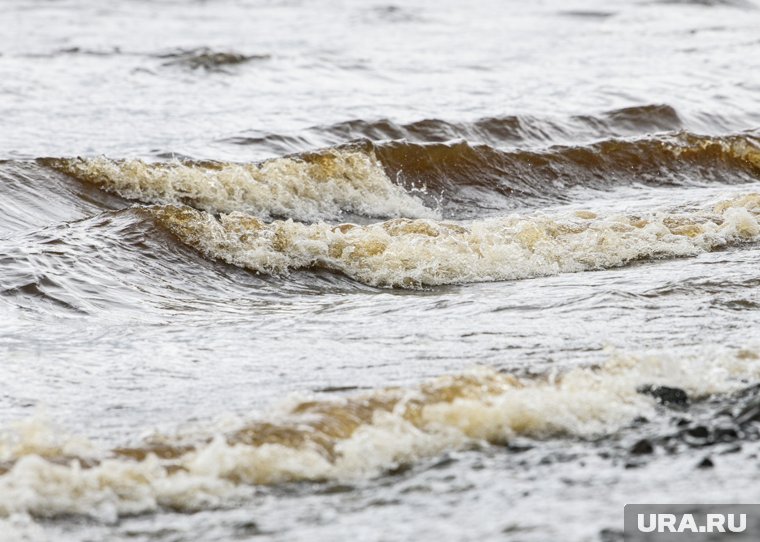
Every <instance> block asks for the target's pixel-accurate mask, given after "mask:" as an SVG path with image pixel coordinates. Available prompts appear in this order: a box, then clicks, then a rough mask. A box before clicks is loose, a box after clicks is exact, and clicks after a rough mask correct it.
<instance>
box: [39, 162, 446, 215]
mask: <svg viewBox="0 0 760 542" xmlns="http://www.w3.org/2000/svg"><path fill="white" fill-rule="evenodd" d="M43 163H44V164H45V165H47V166H49V167H52V168H55V169H57V170H59V171H61V172H63V173H66V174H68V175H70V176H72V177H75V178H77V179H79V180H82V181H85V182H89V183H92V184H95V185H97V186H99V187H101V188H102V189H104V190H107V191H110V192H115V193H117V194H119V195H120V196H122V197H124V198H128V199H134V200H138V201H142V202H145V203H161V204H170V203H175V204H176V203H182V204H187V205H190V206H192V207H195V208H198V209H203V210H205V211H209V212H212V213H225V212H232V211H240V212H246V213H251V214H255V215H258V216H262V217H271V216H280V217H287V218H293V219H295V220H304V221H314V220H318V219H331V218H338V217H339V216H340V215H341V214H342V213H344V212H349V213H356V214H360V215H364V216H369V217H393V216H404V217H434V216H436V212H435V211H433V210H431V209H429V208H427V207H425V205H424V204H423V203H422V201H421V200H420V199H419V198H418V197H417V196H416V195H414V194H413V193H409V192H406V191H405V190H404V189H403V188H402V187H400V186H398V185H395V184H394V183H393V182H392V181H391V180H390V178H388V176H387V175H386V174H385V171H384V170H383V168H382V166H381V165H380V164H379V163H378V162H377V160H376V158H375V157H374V156H373V155H372V154H371V153H362V152H356V151H350V150H345V151H341V150H328V151H325V152H323V153H319V154H311V155H308V156H303V157H291V158H278V159H273V160H268V161H265V162H262V163H261V164H234V163H216V162H195V163H193V162H179V161H173V162H167V163H146V162H144V161H142V160H110V159H108V158H103V157H100V158H74V159H68V158H64V159H46V160H44V162H43Z"/></svg>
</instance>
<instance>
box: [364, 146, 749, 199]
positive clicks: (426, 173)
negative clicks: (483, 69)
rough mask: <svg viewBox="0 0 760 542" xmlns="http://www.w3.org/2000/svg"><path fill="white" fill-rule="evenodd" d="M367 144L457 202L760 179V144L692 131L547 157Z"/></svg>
mask: <svg viewBox="0 0 760 542" xmlns="http://www.w3.org/2000/svg"><path fill="white" fill-rule="evenodd" d="M365 145H367V150H368V151H369V150H371V151H372V152H374V153H375V154H376V156H377V158H378V159H379V160H380V161H381V162H382V163H383V165H384V166H385V169H386V171H387V172H388V175H389V176H390V177H391V178H397V179H399V180H401V181H402V182H403V181H406V182H412V181H413V182H415V183H417V184H418V185H423V186H425V187H426V188H427V189H428V190H430V191H431V192H433V193H436V192H438V191H440V192H442V193H444V194H445V195H447V196H448V198H449V200H453V201H457V200H463V201H466V200H467V199H468V193H467V192H465V191H463V188H478V189H482V190H486V191H489V192H493V193H497V194H501V195H507V196H510V197H512V198H515V199H519V200H523V201H527V200H531V199H538V200H543V201H547V200H548V201H563V200H567V199H569V195H568V189H569V188H572V187H584V188H593V189H602V190H604V189H610V188H614V187H616V186H619V185H626V184H628V185H631V184H648V185H653V186H668V185H687V184H693V183H699V182H705V181H710V182H721V183H735V182H741V181H747V180H755V179H756V178H757V176H758V175H760V140H759V139H758V138H757V137H755V136H753V135H750V134H741V135H732V136H721V137H709V136H700V135H696V134H690V133H686V132H684V133H679V134H676V135H668V136H658V137H647V138H642V139H609V140H605V141H600V142H597V143H594V144H591V145H586V146H568V147H562V146H556V147H551V148H549V149H546V150H542V151H531V150H515V151H501V150H498V149H495V148H493V147H490V146H487V145H472V144H470V143H468V142H466V141H462V142H458V143H450V144H443V143H436V144H427V145H419V144H413V143H408V142H389V143H383V144H369V143H367V144H365Z"/></svg>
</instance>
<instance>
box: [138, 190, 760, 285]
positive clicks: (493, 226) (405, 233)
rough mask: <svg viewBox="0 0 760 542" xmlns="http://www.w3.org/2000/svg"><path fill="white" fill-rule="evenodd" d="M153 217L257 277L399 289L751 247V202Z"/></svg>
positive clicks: (756, 202) (754, 198)
mask: <svg viewBox="0 0 760 542" xmlns="http://www.w3.org/2000/svg"><path fill="white" fill-rule="evenodd" d="M153 213H154V215H155V217H156V219H157V221H158V223H159V224H160V225H162V226H163V227H165V228H166V229H168V230H169V231H170V232H172V233H173V234H174V235H176V236H177V237H178V238H179V239H180V240H181V241H182V242H184V243H186V244H187V245H189V246H191V247H193V248H195V249H197V250H198V251H200V252H201V253H203V254H204V255H206V256H209V257H211V258H216V259H219V260H222V261H225V262H227V263H230V264H233V265H237V266H240V267H244V268H247V269H250V270H252V271H255V272H257V273H266V274H278V273H286V272H288V271H291V270H297V269H327V270H329V271H333V272H337V273H342V274H345V275H347V276H348V277H351V278H353V279H355V280H357V281H360V282H363V283H365V284H369V285H373V286H384V287H403V288H415V287H423V286H434V285H441V284H459V283H467V282H484V281H497V280H513V279H523V278H530V277H537V276H545V275H554V274H558V273H565V272H578V271H586V270H594V269H606V268H611V267H617V266H622V265H625V264H627V263H630V262H633V261H637V260H644V259H655V258H669V257H670V258H672V257H680V256H693V255H696V254H699V253H702V252H704V251H709V250H714V249H717V248H721V247H725V246H728V245H730V244H733V243H741V242H750V241H756V240H757V239H758V238H760V224H758V218H759V217H760V194H757V193H750V194H746V195H744V196H741V197H737V198H735V199H732V200H728V201H723V202H720V203H718V204H717V205H714V206H713V207H712V208H710V207H704V208H702V209H696V210H684V211H682V212H674V211H653V212H649V213H644V214H639V215H624V214H609V215H607V216H603V215H597V214H596V213H594V212H591V211H575V212H569V213H558V214H555V215H549V214H534V215H512V216H508V217H505V218H493V219H481V220H475V221H471V222H451V221H436V220H427V219H417V220H409V219H395V220H390V221H386V222H382V223H375V224H370V225H355V224H341V225H331V224H327V223H325V222H318V223H315V224H301V223H297V222H293V221H291V220H288V221H275V222H272V223H265V222H263V221H261V220H259V219H257V218H254V217H251V216H248V215H244V214H240V213H232V214H229V215H222V216H221V217H220V218H219V219H217V218H215V217H214V216H212V215H210V214H208V213H204V212H200V211H197V210H195V209H192V208H189V207H174V206H164V207H158V208H154V209H153Z"/></svg>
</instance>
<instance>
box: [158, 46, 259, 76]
mask: <svg viewBox="0 0 760 542" xmlns="http://www.w3.org/2000/svg"><path fill="white" fill-rule="evenodd" d="M153 56H155V57H156V58H160V59H163V60H164V66H181V67H185V68H189V69H192V70H197V69H204V70H206V71H221V70H223V69H224V68H226V67H228V66H235V65H239V64H245V63H247V62H250V61H252V60H268V59H270V58H271V56H270V55H247V54H242V53H237V52H235V51H215V50H213V49H210V48H208V47H199V48H196V49H177V50H173V51H169V52H165V53H158V54H155V55H153Z"/></svg>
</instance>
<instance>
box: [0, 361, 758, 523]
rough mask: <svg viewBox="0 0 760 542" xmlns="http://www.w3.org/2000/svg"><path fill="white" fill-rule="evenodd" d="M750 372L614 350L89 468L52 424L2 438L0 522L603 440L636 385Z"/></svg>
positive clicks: (730, 379)
mask: <svg viewBox="0 0 760 542" xmlns="http://www.w3.org/2000/svg"><path fill="white" fill-rule="evenodd" d="M758 378H760V356H758V350H757V349H756V348H754V349H745V350H738V351H737V350H727V349H722V348H717V347H713V348H708V347H702V348H700V349H699V354H688V355H687V354H684V353H678V352H670V353H667V352H660V353H653V354H649V355H643V356H630V355H623V354H612V356H611V359H610V360H609V361H608V362H607V363H605V364H603V365H601V366H599V367H596V368H575V369H571V370H569V371H566V372H564V373H558V374H550V375H545V376H544V377H537V378H536V377H531V378H517V377H515V376H512V375H508V374H503V373H499V372H497V371H494V370H492V369H488V368H480V369H474V370H472V371H469V372H466V373H462V374H459V375H452V376H446V377H441V378H439V379H436V380H433V381H430V382H426V383H423V384H421V385H420V386H419V387H416V388H410V389H389V390H378V391H375V392H372V393H369V394H363V395H357V396H354V397H348V398H343V399H338V398H336V399H332V400H329V399H328V400H324V399H323V400H321V401H311V402H306V403H300V404H297V405H295V406H294V407H293V408H292V409H291V411H290V413H289V415H287V416H286V417H285V418H283V419H280V420H279V421H277V422H276V423H274V424H272V423H268V425H267V427H266V429H263V426H261V425H260V424H261V423H262V422H253V423H250V422H249V425H247V426H243V427H241V428H239V429H240V430H243V431H246V430H247V431H249V432H250V431H253V432H254V433H256V432H257V431H258V432H259V433H258V434H259V436H260V438H261V439H262V441H261V442H260V443H258V444H252V443H251V442H247V441H245V439H243V438H240V437H239V436H240V434H241V433H240V432H239V431H227V432H226V433H225V435H221V434H217V435H216V436H215V437H214V438H213V439H211V440H210V441H205V440H202V441H199V444H198V445H197V446H195V447H194V448H193V449H190V450H188V451H184V452H182V453H181V454H179V455H178V456H177V457H174V458H172V459H159V458H158V457H156V456H155V455H153V454H148V455H147V456H145V457H143V458H142V459H139V460H136V459H133V458H129V457H126V456H124V455H121V456H119V455H118V454H116V453H115V452H109V451H107V450H103V451H101V452H100V456H101V458H100V459H99V460H98V461H97V462H95V463H94V464H93V465H92V466H90V467H89V468H85V467H83V466H80V463H79V461H78V460H76V459H73V458H65V457H61V458H58V460H56V459H55V457H54V456H53V454H52V453H51V452H52V450H53V447H52V445H51V443H52V442H54V441H55V440H56V439H55V437H54V433H53V432H51V436H49V437H46V438H45V439H43V440H44V441H45V442H46V445H45V447H44V454H46V455H45V456H44V457H43V456H42V455H40V453H39V451H36V449H35V447H34V445H30V446H21V447H19V442H22V441H23V438H24V436H23V434H22V435H20V436H19V435H16V436H15V437H13V438H12V439H10V440H13V441H14V442H15V444H13V445H12V446H11V447H12V448H13V449H14V450H16V451H17V452H16V456H15V457H14V460H13V462H12V465H11V467H10V470H8V471H7V472H5V473H4V474H2V475H0V516H13V515H14V514H32V515H35V516H55V515H60V514H81V515H87V516H91V517H95V518H97V519H99V520H101V521H115V520H116V519H117V518H118V517H120V516H122V515H126V514H134V513H142V512H150V511H155V510H158V509H161V508H171V509H177V510H198V509H205V508H213V507H217V506H222V505H227V504H230V503H231V502H235V500H236V499H240V498H243V497H245V496H246V495H248V494H249V492H250V490H251V488H252V486H255V485H256V484H272V483H282V482H288V481H299V480H311V481H322V480H355V479H357V478H366V477H370V476H376V475H379V474H381V473H382V472H384V471H386V470H387V469H390V468H393V467H395V466H397V465H399V464H406V463H414V462H418V461H421V460H423V459H425V458H430V457H433V456H435V455H437V454H439V453H441V452H443V451H445V450H453V449H458V448H461V447H462V446H471V445H473V443H477V442H479V441H488V442H494V443H501V442H505V441H509V440H510V439H512V438H513V437H515V436H518V435H519V436H524V437H532V438H536V439H545V438H554V437H562V436H575V437H591V436H600V435H608V434H611V433H614V432H615V431H618V430H620V429H621V428H623V427H625V426H626V425H627V424H629V423H630V422H631V421H632V420H633V419H634V418H636V417H637V416H647V417H650V416H653V415H655V408H656V407H655V402H654V399H653V398H651V397H649V396H648V395H644V394H641V393H639V392H638V391H637V390H638V389H639V388H640V387H641V386H642V385H669V386H677V387H680V388H682V389H684V390H685V391H686V392H687V393H688V394H689V395H690V397H691V398H692V399H698V398H701V397H705V396H708V395H712V394H718V393H727V392H731V391H733V390H737V389H741V388H742V387H744V386H747V385H748V384H750V383H754V382H756V381H757V380H758ZM368 405H373V406H371V407H368ZM368 408H369V410H367V409H368ZM257 424H259V425H257ZM257 428H258V429H257ZM211 433H213V430H211ZM294 433H297V434H299V435H301V436H302V437H303V438H302V439H301V440H298V442H297V443H294V442H290V441H288V438H289V437H290V436H292V435H293V434H294ZM38 437H39V434H38V436H37V437H35V438H37V441H38V440H39V439H38ZM8 438H9V437H8V436H7V435H6V437H5V440H8ZM165 438H168V437H165ZM68 441H70V439H64V441H63V442H62V443H61V445H60V446H61V450H62V451H63V450H64V449H65V446H66V442H68ZM204 442H205V443H204ZM325 442H327V443H328V444H329V449H328V448H327V447H325V446H324V445H321V444H320V443H322V444H324V443H325ZM6 449H9V446H8V445H7V444H6ZM62 455H63V453H62ZM8 457H10V455H8V454H6V459H7V458H8Z"/></svg>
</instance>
